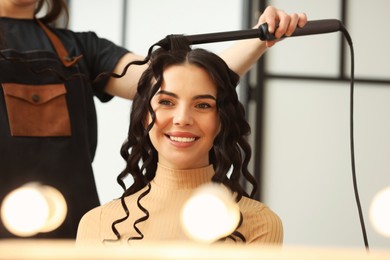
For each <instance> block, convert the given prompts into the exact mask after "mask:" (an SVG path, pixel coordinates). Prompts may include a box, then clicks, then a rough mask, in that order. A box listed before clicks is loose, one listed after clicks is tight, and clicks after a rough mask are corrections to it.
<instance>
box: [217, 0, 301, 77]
mask: <svg viewBox="0 0 390 260" xmlns="http://www.w3.org/2000/svg"><path fill="white" fill-rule="evenodd" d="M306 22H307V17H306V14H304V13H300V14H296V13H292V14H287V13H285V12H284V11H281V10H279V9H276V8H274V7H272V6H269V7H267V8H266V9H265V10H264V13H263V14H262V15H261V16H260V18H259V20H258V23H257V24H256V26H255V27H254V28H258V27H259V26H260V25H261V24H263V23H268V30H269V32H271V33H274V32H275V36H276V38H280V37H281V36H283V35H286V36H290V35H291V34H292V33H293V32H294V30H295V29H296V28H297V27H303V26H304V25H305V24H306ZM276 24H278V27H277V30H276V31H275V28H276ZM277 41H278V40H274V41H261V40H260V39H248V40H240V41H237V42H236V43H235V44H233V45H232V46H231V47H229V48H228V49H226V50H225V51H223V52H222V53H220V56H221V57H222V58H223V59H224V60H225V62H226V63H227V64H228V65H229V67H230V68H231V69H232V70H233V71H235V72H236V73H238V74H239V75H240V76H243V75H244V74H245V73H246V72H247V71H248V70H249V69H250V68H251V67H252V65H253V64H255V63H256V61H257V60H258V59H259V58H260V57H261V56H262V55H263V54H264V52H265V51H266V50H267V48H268V47H271V46H273V45H274V44H275V43H276V42H277Z"/></svg>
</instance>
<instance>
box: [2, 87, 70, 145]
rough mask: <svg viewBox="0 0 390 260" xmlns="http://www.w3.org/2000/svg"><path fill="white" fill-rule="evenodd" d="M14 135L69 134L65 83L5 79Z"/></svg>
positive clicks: (7, 104) (47, 135)
mask: <svg viewBox="0 0 390 260" xmlns="http://www.w3.org/2000/svg"><path fill="white" fill-rule="evenodd" d="M2 86H3V90H4V97H5V103H6V107H7V113H8V121H9V125H10V130H11V135H12V136H41V137H49V136H70V135H71V128H70V119H69V113H68V106H67V104H66V97H65V95H66V89H65V85H64V84H47V85H25V84H18V83H2Z"/></svg>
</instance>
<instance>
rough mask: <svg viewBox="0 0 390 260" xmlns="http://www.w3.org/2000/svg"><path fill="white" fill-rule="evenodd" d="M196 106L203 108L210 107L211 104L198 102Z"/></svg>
mask: <svg viewBox="0 0 390 260" xmlns="http://www.w3.org/2000/svg"><path fill="white" fill-rule="evenodd" d="M196 107H197V108H202V109H205V108H210V107H211V105H210V104H208V103H200V104H197V105H196Z"/></svg>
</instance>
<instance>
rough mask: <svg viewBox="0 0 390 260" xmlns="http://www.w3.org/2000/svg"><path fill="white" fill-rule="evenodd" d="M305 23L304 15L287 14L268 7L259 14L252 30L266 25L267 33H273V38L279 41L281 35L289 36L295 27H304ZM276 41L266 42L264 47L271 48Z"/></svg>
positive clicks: (305, 17)
mask: <svg viewBox="0 0 390 260" xmlns="http://www.w3.org/2000/svg"><path fill="white" fill-rule="evenodd" d="M306 22H307V16H306V14H305V13H291V14H287V13H286V12H284V11H282V10H279V9H276V8H275V7H272V6H268V7H267V8H266V9H265V10H264V13H262V14H261V16H260V18H259V21H258V23H257V25H256V26H255V27H254V28H258V27H259V26H260V25H261V24H263V23H267V24H268V31H269V32H270V33H274V35H275V37H276V38H277V39H279V38H280V37H282V36H283V35H286V36H290V35H291V34H292V33H293V32H294V31H295V29H296V28H297V27H299V28H301V27H303V26H305V24H306ZM276 27H277V28H276ZM275 29H276V30H275ZM278 41H279V40H273V41H267V42H266V46H267V47H271V46H273V45H274V44H275V43H276V42H278Z"/></svg>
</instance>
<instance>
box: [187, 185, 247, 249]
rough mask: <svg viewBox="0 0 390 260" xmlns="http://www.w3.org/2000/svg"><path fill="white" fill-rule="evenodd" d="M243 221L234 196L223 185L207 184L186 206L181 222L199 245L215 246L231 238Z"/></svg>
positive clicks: (199, 189)
mask: <svg viewBox="0 0 390 260" xmlns="http://www.w3.org/2000/svg"><path fill="white" fill-rule="evenodd" d="M239 220H240V210H239V208H238V205H237V203H236V202H235V200H234V197H233V194H232V193H231V192H230V191H229V190H228V189H227V188H226V187H225V186H223V185H219V184H214V183H210V184H206V185H203V186H201V187H199V188H198V190H197V191H196V192H195V193H194V195H193V196H191V198H190V199H188V201H187V202H186V203H185V205H184V207H183V209H182V214H181V221H182V226H183V228H184V230H185V232H186V233H187V235H188V236H189V237H190V238H191V239H193V240H195V241H199V242H205V243H212V242H215V241H217V240H218V239H220V238H222V237H225V236H228V235H230V234H231V233H232V232H233V231H234V230H235V229H236V228H237V225H238V223H239Z"/></svg>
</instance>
